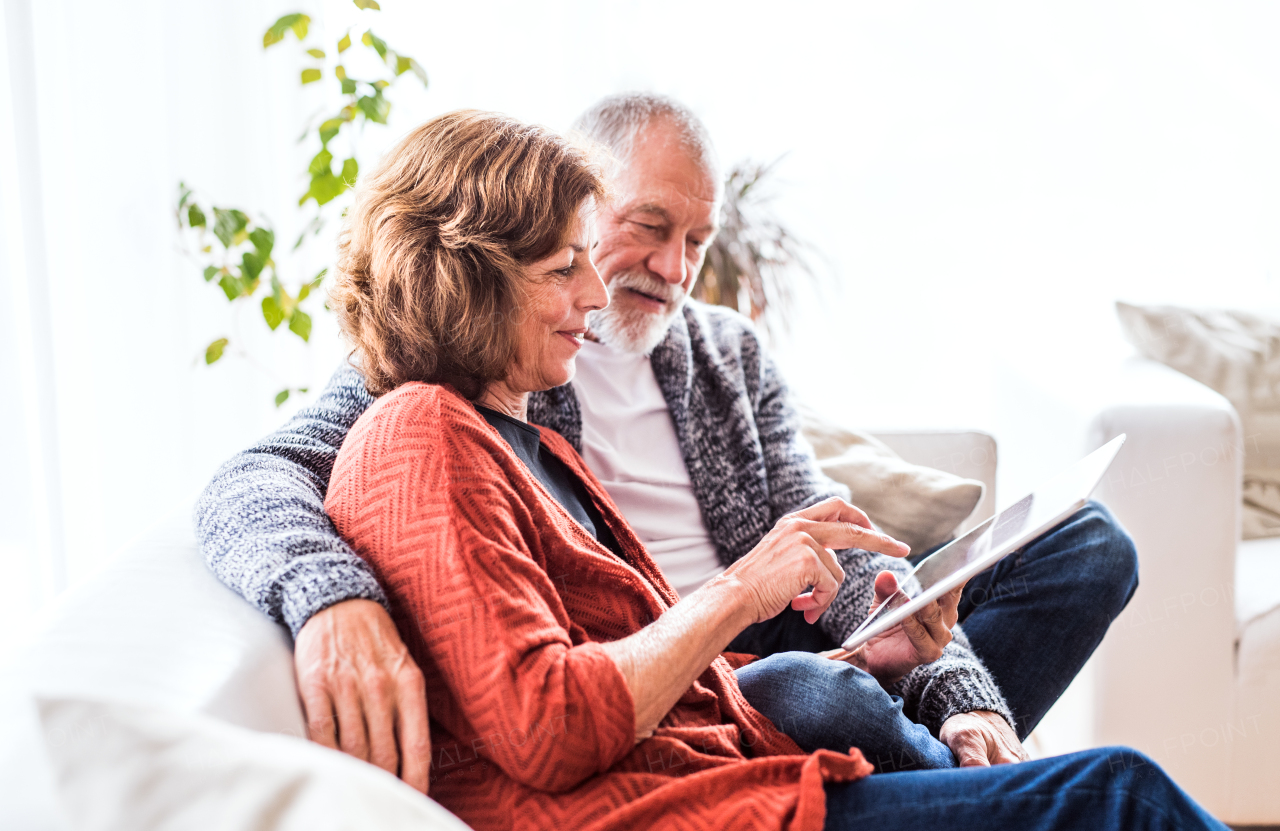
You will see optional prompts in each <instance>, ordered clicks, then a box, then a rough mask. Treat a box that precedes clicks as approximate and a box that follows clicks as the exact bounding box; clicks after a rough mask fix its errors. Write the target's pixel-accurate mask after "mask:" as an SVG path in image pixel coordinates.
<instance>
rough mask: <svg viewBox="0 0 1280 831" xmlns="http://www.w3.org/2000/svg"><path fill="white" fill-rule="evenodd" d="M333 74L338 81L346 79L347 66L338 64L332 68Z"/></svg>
mask: <svg viewBox="0 0 1280 831" xmlns="http://www.w3.org/2000/svg"><path fill="white" fill-rule="evenodd" d="M333 74H334V75H336V76H338V80H339V81H345V80H347V68H346V67H345V66H343V65H342V64H338V65H337V66H335V67H334V68H333Z"/></svg>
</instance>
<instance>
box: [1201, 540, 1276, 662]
mask: <svg viewBox="0 0 1280 831" xmlns="http://www.w3.org/2000/svg"><path fill="white" fill-rule="evenodd" d="M1235 590H1236V597H1235V603H1236V620H1237V621H1238V622H1239V625H1240V630H1241V631H1242V632H1243V631H1244V629H1245V627H1247V626H1248V625H1249V623H1250V622H1251V621H1254V620H1257V619H1258V618H1260V617H1262V616H1263V615H1265V614H1267V613H1269V612H1271V611H1273V610H1276V609H1280V537H1272V538H1270V539H1263V540H1247V541H1245V542H1242V543H1240V547H1239V548H1238V549H1236V585H1235ZM1224 599H1225V590H1224ZM1202 600H1203V598H1202ZM1275 649H1276V653H1277V655H1280V643H1277V644H1276V645H1275Z"/></svg>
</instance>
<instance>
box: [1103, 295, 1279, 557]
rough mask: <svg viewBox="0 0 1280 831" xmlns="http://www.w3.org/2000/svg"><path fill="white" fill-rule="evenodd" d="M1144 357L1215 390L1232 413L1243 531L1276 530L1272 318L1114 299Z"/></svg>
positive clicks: (1269, 533)
mask: <svg viewBox="0 0 1280 831" xmlns="http://www.w3.org/2000/svg"><path fill="white" fill-rule="evenodd" d="M1116 312H1117V313H1118V314H1119V316H1120V323H1121V326H1122V328H1123V329H1124V334H1125V337H1126V338H1128V340H1129V342H1130V343H1132V344H1133V345H1134V347H1136V348H1137V350H1138V352H1139V353H1140V354H1142V355H1143V356H1144V357H1147V358H1150V359H1152V360H1154V361H1159V362H1160V363H1162V364H1165V365H1167V366H1170V367H1172V368H1174V369H1176V370H1178V371H1179V372H1181V373H1183V374H1185V375H1189V376H1190V377H1192V378H1194V379H1195V380H1197V381H1199V382H1200V383H1202V384H1204V385H1205V386H1207V387H1209V388H1211V389H1213V390H1216V391H1217V392H1219V393H1221V394H1222V395H1223V396H1224V397H1226V399H1227V400H1228V401H1230V402H1231V404H1232V406H1233V407H1235V408H1236V412H1237V413H1239V415H1240V426H1241V428H1242V429H1243V438H1244V445H1243V447H1242V448H1240V451H1241V452H1242V453H1243V454H1244V467H1245V480H1244V529H1243V532H1244V538H1245V539H1256V538H1258V537H1273V536H1280V323H1277V322H1276V321H1272V320H1268V319H1266V318H1262V317H1258V316H1257V315H1251V314H1247V313H1245V312H1233V311H1222V310H1213V309H1203V310H1196V309H1184V308H1179V307H1177V306H1133V305H1130V304H1128V303H1116Z"/></svg>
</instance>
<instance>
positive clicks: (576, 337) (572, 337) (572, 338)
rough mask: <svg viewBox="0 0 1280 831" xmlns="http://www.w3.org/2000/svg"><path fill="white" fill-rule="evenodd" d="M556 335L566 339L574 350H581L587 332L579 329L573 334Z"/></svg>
mask: <svg viewBox="0 0 1280 831" xmlns="http://www.w3.org/2000/svg"><path fill="white" fill-rule="evenodd" d="M556 334H557V335H560V336H561V337H563V338H565V339H566V340H568V341H569V342H570V343H572V344H573V348H574V349H581V348H582V341H583V339H584V338H585V337H586V334H587V330H586V329H577V330H574V331H572V332H556Z"/></svg>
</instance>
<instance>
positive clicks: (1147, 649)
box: [1000, 354, 1243, 813]
mask: <svg viewBox="0 0 1280 831" xmlns="http://www.w3.org/2000/svg"><path fill="white" fill-rule="evenodd" d="M1006 382H1007V383H1006V384H1005V386H1004V390H1003V392H1004V394H1005V395H1006V406H1007V409H1008V412H1007V413H1006V414H1005V418H1006V419H1009V422H1008V434H1009V435H1010V437H1011V439H1010V443H1005V437H1006V432H1005V431H1002V432H1001V433H1000V435H1001V442H1002V446H1003V447H1004V453H1005V456H1006V462H1009V461H1011V459H1010V457H1012V456H1014V455H1015V454H1016V455H1017V456H1018V461H1017V462H1014V464H1027V461H1028V460H1031V463H1032V464H1033V466H1034V469H1031V468H1028V469H1026V471H1025V472H1024V476H1025V478H1028V479H1033V478H1034V479H1039V478H1043V477H1044V476H1046V475H1049V474H1051V473H1052V472H1053V469H1054V468H1058V467H1060V465H1061V464H1062V463H1063V462H1065V459H1064V458H1060V457H1065V456H1066V455H1068V454H1070V456H1072V457H1074V458H1079V457H1080V455H1081V454H1083V453H1084V452H1087V451H1090V450H1093V449H1095V448H1097V447H1099V446H1100V445H1102V444H1103V443H1105V442H1106V441H1108V440H1109V439H1111V438H1112V437H1114V436H1116V435H1119V434H1120V433H1126V434H1128V439H1127V441H1126V443H1125V446H1124V448H1123V449H1122V450H1121V451H1120V454H1119V455H1118V456H1117V457H1116V460H1115V462H1114V463H1113V465H1112V467H1111V469H1110V470H1109V471H1108V472H1107V474H1106V476H1105V477H1104V479H1103V481H1102V483H1101V485H1100V486H1099V488H1098V490H1097V492H1096V493H1095V498H1097V499H1099V500H1100V501H1102V502H1103V503H1104V504H1106V505H1107V506H1108V507H1109V508H1110V509H1111V510H1112V512H1113V513H1114V514H1115V516H1116V518H1117V519H1118V520H1119V521H1120V523H1121V524H1122V525H1123V526H1124V527H1125V528H1126V529H1127V530H1128V531H1129V533H1130V534H1131V535H1132V536H1133V539H1134V542H1135V543H1136V546H1137V550H1138V561H1139V582H1140V585H1139V588H1138V591H1137V593H1136V594H1135V595H1134V597H1133V599H1132V600H1131V601H1130V603H1129V605H1128V607H1127V608H1126V609H1125V611H1124V612H1123V613H1122V614H1121V615H1120V617H1119V618H1118V619H1117V620H1116V621H1115V623H1114V624H1112V626H1111V629H1110V630H1109V631H1108V633H1107V636H1106V638H1105V639H1104V640H1103V642H1102V645H1101V646H1100V647H1099V649H1098V652H1097V653H1095V662H1096V663H1095V666H1096V673H1095V678H1096V682H1095V688H1094V693H1095V697H1094V701H1095V724H1094V742H1095V743H1096V744H1124V745H1130V746H1133V747H1136V748H1137V749H1139V750H1141V751H1143V752H1145V753H1147V754H1149V755H1151V756H1152V757H1154V758H1155V759H1156V760H1157V761H1158V762H1160V763H1161V764H1162V765H1164V767H1165V769H1166V770H1167V771H1168V772H1169V774H1170V775H1171V776H1173V778H1174V779H1175V780H1176V781H1177V782H1178V783H1179V784H1180V785H1182V786H1183V787H1184V788H1186V789H1187V790H1188V791H1189V792H1190V793H1191V794H1192V795H1193V796H1195V797H1196V798H1197V799H1198V800H1200V801H1201V802H1202V804H1204V806H1205V807H1206V809H1208V810H1209V811H1210V812H1214V813H1219V812H1222V811H1224V810H1226V808H1227V794H1228V793H1229V772H1230V766H1229V764H1228V758H1227V753H1228V748H1227V742H1225V741H1223V740H1215V737H1217V736H1219V735H1220V734H1221V731H1222V729H1223V725H1224V724H1225V723H1227V722H1228V721H1229V719H1230V718H1231V713H1232V708H1233V684H1234V666H1233V660H1234V645H1235V637H1236V621H1235V611H1234V588H1235V551H1236V544H1237V540H1238V539H1239V527H1240V498H1241V494H1240V488H1241V479H1242V475H1243V461H1242V458H1241V453H1240V448H1241V430H1240V420H1239V418H1238V416H1237V415H1236V413H1235V411H1234V409H1233V408H1232V407H1231V405H1230V403H1229V402H1228V401H1227V400H1226V399H1224V398H1223V397H1222V396H1220V395H1218V394H1217V393H1215V392H1214V391H1212V390H1210V389H1209V388H1207V387H1205V386H1203V385H1202V384H1200V383H1198V382H1196V381H1194V380H1192V379H1191V378H1189V377H1187V376H1185V375H1182V374H1181V373H1179V372H1177V371H1175V370H1173V369H1170V368H1168V367H1166V366H1164V365H1162V364H1158V363H1156V362H1154V361H1149V360H1146V359H1143V358H1139V357H1136V356H1129V357H1124V356H1122V355H1119V354H1117V355H1114V356H1112V357H1107V358H1105V359H1103V360H1097V361H1094V360H1090V361H1087V362H1083V361H1082V362H1080V363H1079V364H1078V365H1077V366H1076V367H1074V370H1073V368H1071V367H1055V369H1054V371H1045V370H1043V369H1040V368H1036V369H1033V370H1032V371H1011V373H1010V375H1009V377H1008V378H1006ZM1011 445H1012V447H1011ZM1054 454H1057V455H1054Z"/></svg>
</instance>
